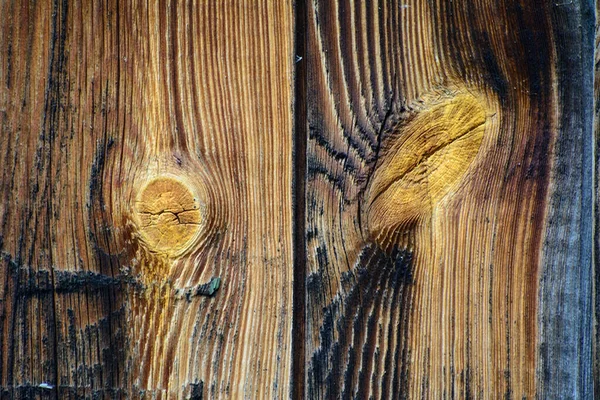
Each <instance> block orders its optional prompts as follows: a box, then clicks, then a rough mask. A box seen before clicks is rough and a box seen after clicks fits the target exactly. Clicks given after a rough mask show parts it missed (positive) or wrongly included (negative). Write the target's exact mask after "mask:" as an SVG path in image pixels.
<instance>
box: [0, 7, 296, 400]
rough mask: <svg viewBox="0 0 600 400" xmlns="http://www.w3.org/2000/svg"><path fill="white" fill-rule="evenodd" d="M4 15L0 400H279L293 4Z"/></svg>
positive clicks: (283, 380)
mask: <svg viewBox="0 0 600 400" xmlns="http://www.w3.org/2000/svg"><path fill="white" fill-rule="evenodd" d="M0 12H1V13H2V15H3V18H2V20H1V22H0V32H1V33H0V54H1V57H0V78H1V79H0V80H1V84H0V87H1V89H0V111H1V118H2V125H1V129H2V133H1V136H0V149H1V151H0V163H1V165H2V167H1V168H2V181H1V189H0V194H1V196H2V201H1V203H0V249H1V250H2V269H1V270H0V271H1V273H0V277H1V280H0V282H1V283H0V285H1V286H0V296H1V298H2V301H1V302H0V343H1V346H2V351H1V352H0V387H1V389H0V393H2V395H0V397H4V395H13V396H15V397H16V398H31V397H32V396H34V395H35V396H43V397H49V398H50V397H51V398H70V397H72V398H75V397H77V398H79V397H87V398H91V397H94V396H99V397H105V396H106V397H120V398H136V397H142V396H144V394H145V395H151V396H157V397H158V398H160V397H166V396H168V395H172V396H175V397H177V396H182V397H187V398H189V397H192V398H200V397H201V396H202V395H204V396H206V397H210V398H213V397H224V398H235V397H249V398H281V397H286V396H287V395H288V393H289V390H290V376H291V372H290V368H291V312H292V274H293V271H292V268H291V265H292V185H291V184H292V113H291V109H292V90H293V85H292V74H293V49H292V46H293V36H292V32H293V31H292V29H293V12H292V4H291V2H290V1H244V2H234V1H224V2H210V1H198V2H187V1H168V2H163V1H150V2H145V1H133V2H129V1H126V2H123V1H117V0H109V1H105V2H85V1H84V2H77V1H70V0H55V1H38V2H28V1H19V0H17V1H4V2H0ZM217 278H218V279H217Z"/></svg>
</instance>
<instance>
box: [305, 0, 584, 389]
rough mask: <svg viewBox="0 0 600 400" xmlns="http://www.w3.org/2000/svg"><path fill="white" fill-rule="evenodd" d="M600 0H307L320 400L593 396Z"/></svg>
mask: <svg viewBox="0 0 600 400" xmlns="http://www.w3.org/2000/svg"><path fill="white" fill-rule="evenodd" d="M589 8H590V7H589V4H588V2H577V1H574V2H570V3H565V4H554V3H552V4H550V3H548V4H546V3H545V4H537V3H536V4H533V3H532V2H526V1H514V0H502V1H498V2H489V1H482V0H470V1H467V2H447V1H422V0H410V1H402V2H399V1H388V0H381V1H373V2H360V1H353V0H337V1H319V0H312V1H309V3H308V24H307V29H306V31H307V33H306V48H307V49H310V50H312V51H310V52H308V53H307V57H306V58H305V60H306V63H307V65H306V71H307V72H306V74H307V113H308V115H307V130H308V144H307V173H306V196H307V197H306V248H307V263H308V264H307V272H306V273H307V278H306V279H307V280H306V296H307V297H306V318H307V323H306V327H305V332H306V340H307V342H306V349H305V351H306V353H305V357H306V360H307V367H306V372H305V375H306V387H305V395H306V397H308V398H330V397H331V396H333V397H338V396H339V397H341V398H354V397H356V398H370V397H373V398H378V397H382V398H389V397H394V398H455V397H458V398H473V397H474V398H498V397H506V398H533V397H535V396H541V397H548V396H549V397H553V398H557V397H561V396H571V395H579V394H581V395H583V396H584V397H585V396H588V394H589V390H590V388H591V383H590V381H589V379H590V377H591V375H590V370H589V369H590V368H589V362H590V354H589V352H588V353H586V351H585V343H589V340H590V336H589V335H590V332H589V327H590V325H589V322H590V318H589V315H591V314H588V316H587V317H586V315H585V314H584V311H581V310H580V308H579V307H580V306H582V307H583V310H586V309H589V304H588V303H589V298H588V297H587V294H588V293H589V290H587V291H586V287H587V286H586V285H587V284H586V283H585V282H586V278H585V277H586V276H588V277H589V271H590V270H589V268H590V265H591V264H590V263H589V259H588V258H587V256H586V255H585V254H587V253H586V252H585V248H586V246H588V245H586V244H585V243H584V242H585V240H586V238H589V237H591V231H589V229H588V228H589V226H588V223H587V222H585V221H584V219H585V215H587V214H586V212H587V211H590V210H591V208H590V207H591V200H590V202H588V201H586V198H588V197H589V194H587V192H586V190H583V191H582V187H583V186H581V185H582V184H589V183H590V181H591V176H590V175H589V173H588V172H586V171H585V165H587V164H586V163H588V164H589V160H590V159H591V154H590V153H589V149H590V146H589V143H588V141H589V138H590V137H591V134H590V132H589V128H588V127H587V125H586V123H587V124H588V125H589V124H590V123H591V119H590V116H589V115H588V114H589V113H588V112H587V111H586V110H587V109H589V106H590V104H591V103H590V97H589V96H588V94H589V93H588V94H586V93H587V92H586V91H585V90H583V88H584V87H587V86H585V83H586V82H587V80H588V79H589V74H590V73H589V72H586V71H587V70H585V69H584V67H585V66H586V65H588V64H589V63H590V61H589V60H591V53H592V52H591V50H590V47H589V43H588V42H589V41H590V35H589V32H588V31H589V27H590V26H591V25H592V22H591V14H590V10H589ZM582 26H583V27H585V28H581V27H582ZM578 27H579V28H578ZM569 29H570V30H569ZM568 43H572V46H571V45H569V44H568ZM570 68H573V69H572V70H571V69H570ZM590 70H591V68H590ZM569 85H573V86H569ZM588 86H589V85H588ZM577 87H579V88H581V89H580V91H581V96H582V97H581V98H580V99H579V100H577V97H575V93H574V91H573V90H574V89H573V88H577ZM578 106H579V107H581V108H579V109H578V108H577V107H578ZM437 107H441V110H446V111H447V112H446V114H444V113H443V112H441V114H440V113H438V114H436V111H435V110H436V108H437ZM586 107H587V108H586ZM477 110H481V111H477ZM477 113H481V117H475V116H474V115H477ZM429 115H437V116H435V117H434V118H430V117H429ZM444 115H446V116H444ZM461 115H464V116H470V117H469V118H466V117H463V116H461ZM440 118H441V119H440ZM444 121H445V122H444ZM469 121H471V122H469ZM470 123H473V124H474V125H473V127H474V128H473V129H475V130H474V131H473V132H475V133H473V134H472V135H470V134H469V133H470V132H472V131H471V130H470V129H467V127H468V126H469V124H470ZM571 129H572V130H573V131H571ZM572 135H573V136H572ZM463 136H464V139H463V140H462V141H461V140H460V138H463ZM454 137H456V138H459V139H457V140H454V139H452V138H454ZM570 138H574V139H573V142H569V140H570ZM411 143H412V144H411ZM428 149H429V150H428ZM571 161H573V164H572V165H568V163H570V162H571ZM586 182H587V183H586ZM569 191H571V192H572V196H570V197H569V196H567V192H569ZM586 196H587V197H586ZM590 199H591V198H590ZM379 200H381V201H379ZM565 231H571V232H572V233H570V235H571V236H570V239H569V241H568V242H565V240H564V237H565V236H564V234H565ZM560 232H562V235H563V236H561V233H560ZM399 254H400V255H402V257H401V259H402V260H403V261H401V262H398V261H394V260H395V259H396V258H397V257H398V255H399ZM383 260H388V261H383ZM586 260H587V261H586ZM567 265H568V266H570V268H565V267H566V266H567ZM577 266H581V269H580V270H578V269H577ZM580 273H581V274H580ZM586 274H587V275H586ZM392 276H396V277H397V276H403V277H405V278H403V279H397V278H393V279H392V278H391V277H392ZM406 277H410V278H406ZM556 279H558V280H556ZM588 282H589V280H588ZM561 283H562V284H564V286H562V287H561V286H560V285H561ZM579 289H580V290H582V292H581V293H578V292H577V290H579ZM561 294H562V295H566V294H569V296H572V297H570V298H569V300H567V299H564V298H562V297H561ZM575 303H578V304H575ZM586 307H587V308H586ZM576 316H577V317H576ZM576 318H579V319H576ZM563 323H565V324H566V325H562V324H563ZM570 327H572V328H573V331H572V334H573V337H572V338H567V334H568V333H567V332H568V331H570ZM578 341H579V342H578ZM590 348H591V347H590ZM551 360H556V361H551ZM561 363H567V364H561ZM565 365H570V366H571V365H572V366H573V374H571V373H569V372H568V371H567V370H566V369H565V367H564V366H565Z"/></svg>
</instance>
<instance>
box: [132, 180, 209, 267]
mask: <svg viewBox="0 0 600 400" xmlns="http://www.w3.org/2000/svg"><path fill="white" fill-rule="evenodd" d="M135 211H136V215H137V218H138V222H139V233H140V237H141V238H142V240H143V241H144V242H145V243H146V245H147V246H148V248H149V250H151V251H153V252H157V253H164V254H167V255H169V256H177V255H179V254H181V253H182V252H183V251H185V250H186V249H188V248H189V247H190V244H191V243H192V241H193V239H194V238H195V237H196V236H197V234H198V232H199V230H200V226H201V221H202V214H201V210H200V202H199V201H198V199H197V197H196V196H194V194H193V193H192V190H190V188H189V187H188V186H187V185H185V184H184V183H182V182H180V181H178V180H176V179H174V178H171V177H161V178H157V179H154V180H152V181H150V182H149V183H148V184H147V185H146V186H145V187H144V188H143V189H142V190H141V191H140V192H139V195H138V198H137V201H136V207H135Z"/></svg>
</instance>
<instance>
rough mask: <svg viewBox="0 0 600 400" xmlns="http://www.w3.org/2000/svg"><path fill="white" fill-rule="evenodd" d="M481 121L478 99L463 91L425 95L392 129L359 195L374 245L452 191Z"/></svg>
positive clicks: (476, 143) (386, 242) (478, 138)
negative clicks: (419, 105)
mask: <svg viewBox="0 0 600 400" xmlns="http://www.w3.org/2000/svg"><path fill="white" fill-rule="evenodd" d="M431 97H433V98H431ZM485 123H486V110H485V108H484V106H483V104H482V102H481V101H480V99H478V98H476V97H475V96H473V95H472V94H471V93H470V92H469V91H465V92H455V93H442V94H440V95H434V96H430V98H428V99H425V100H424V101H423V105H422V106H421V109H420V110H418V111H416V112H415V113H414V114H413V115H411V116H410V117H409V118H407V119H406V120H404V121H402V122H401V123H400V124H399V125H398V126H397V127H395V128H394V129H393V130H392V132H391V133H390V136H389V138H388V140H387V143H386V145H385V146H384V148H383V151H382V156H381V160H380V164H379V165H378V167H377V168H376V170H375V171H374V173H373V175H372V179H371V182H370V185H369V187H368V188H367V192H366V198H365V201H366V203H367V204H366V208H365V210H366V214H367V215H366V220H367V221H368V225H369V230H370V232H371V235H372V236H373V238H374V239H375V241H376V242H377V243H379V244H380V245H381V246H382V247H383V248H387V247H389V246H390V245H391V244H392V243H393V242H394V241H395V240H396V236H397V235H398V234H399V233H402V232H406V231H407V230H410V229H411V228H412V227H413V226H414V225H415V224H417V223H419V221H420V219H421V218H422V217H424V216H426V215H428V214H430V213H431V212H432V211H433V210H434V209H435V207H436V205H437V204H438V203H439V202H440V200H441V199H442V198H444V197H446V196H448V195H449V194H452V193H453V192H454V191H455V190H456V188H457V187H458V186H459V184H460V182H461V181H462V180H463V177H464V176H465V173H466V171H467V169H468V168H469V166H470V165H471V164H472V162H473V160H474V159H475V156H476V155H477V153H478V152H479V148H480V146H481V143H482V140H483V135H484V131H485Z"/></svg>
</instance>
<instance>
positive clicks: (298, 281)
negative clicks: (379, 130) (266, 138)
mask: <svg viewBox="0 0 600 400" xmlns="http://www.w3.org/2000/svg"><path fill="white" fill-rule="evenodd" d="M307 1H309V0H295V1H294V10H293V12H294V44H293V48H294V55H293V58H294V61H293V62H294V72H293V73H294V79H293V85H294V87H293V96H294V97H293V111H292V115H293V118H294V122H293V130H294V132H293V144H292V148H293V150H292V168H293V169H294V170H293V179H292V202H293V203H292V204H293V205H292V207H293V210H292V212H293V233H292V234H293V268H294V272H293V277H294V284H293V296H292V298H293V312H292V376H291V388H290V391H291V397H292V398H293V399H302V398H304V385H305V358H306V356H305V329H306V241H305V231H306V229H305V228H306V219H305V218H306V215H305V212H306V207H305V201H306V197H305V196H306V191H305V187H306V140H307V133H306V117H307V113H306V110H307V107H306V52H305V51H306V22H307V18H308V17H307V4H306V3H307ZM301 57H302V58H301Z"/></svg>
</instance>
